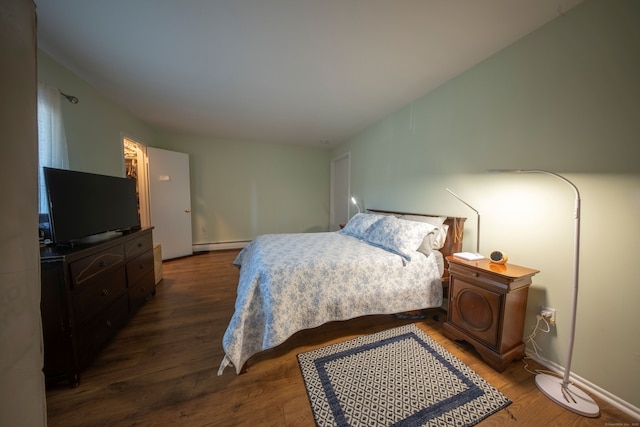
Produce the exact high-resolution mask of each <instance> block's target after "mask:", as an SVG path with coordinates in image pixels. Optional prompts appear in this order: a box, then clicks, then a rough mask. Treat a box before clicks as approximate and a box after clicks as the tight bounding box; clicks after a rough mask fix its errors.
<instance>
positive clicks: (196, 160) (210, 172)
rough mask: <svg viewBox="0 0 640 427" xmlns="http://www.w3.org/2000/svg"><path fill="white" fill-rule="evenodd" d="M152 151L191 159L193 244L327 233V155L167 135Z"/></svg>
mask: <svg viewBox="0 0 640 427" xmlns="http://www.w3.org/2000/svg"><path fill="white" fill-rule="evenodd" d="M153 145H155V146H158V147H161V148H165V149H168V150H174V151H181V152H185V153H189V155H190V156H189V158H190V169H191V170H190V172H191V205H192V209H193V215H192V223H193V234H194V243H195V244H207V243H226V242H236V241H247V240H251V239H253V238H254V237H256V236H257V235H259V234H268V233H299V232H313V231H327V230H328V229H329V171H330V163H329V158H330V157H329V156H330V152H329V151H328V150H326V149H321V148H309V147H298V146H290V145H275V144H260V143H249V142H239V141H226V140H216V139H213V138H208V137H203V136H197V135H188V134H181V133H169V132H164V133H162V134H159V135H158V136H157V138H156V140H155V141H154V144H153Z"/></svg>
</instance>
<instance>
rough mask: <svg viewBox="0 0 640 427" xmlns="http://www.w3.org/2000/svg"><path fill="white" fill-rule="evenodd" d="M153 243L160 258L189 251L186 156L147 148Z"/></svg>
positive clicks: (191, 249) (191, 242) (188, 199)
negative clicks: (160, 254)
mask: <svg viewBox="0 0 640 427" xmlns="http://www.w3.org/2000/svg"><path fill="white" fill-rule="evenodd" d="M147 157H148V159H149V176H148V178H149V202H150V206H151V225H152V226H153V227H154V228H153V243H156V244H157V243H159V244H160V245H161V246H162V259H163V260H165V259H171V258H178V257H181V256H187V255H191V254H193V239H192V234H191V233H192V231H191V186H190V182H189V155H188V154H185V153H178V152H175V151H169V150H162V149H160V148H153V147H147Z"/></svg>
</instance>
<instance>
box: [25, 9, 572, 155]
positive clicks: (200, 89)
mask: <svg viewBox="0 0 640 427" xmlns="http://www.w3.org/2000/svg"><path fill="white" fill-rule="evenodd" d="M581 1H582V0H183V1H177V0H133V1H132V0H36V4H37V14H38V43H39V47H40V48H41V49H42V50H43V51H45V52H46V53H48V54H49V55H50V56H52V57H53V58H55V59H56V60H57V61H59V62H60V63H62V64H63V65H65V66H66V67H67V68H69V69H70V70H71V71H73V72H74V73H75V74H77V75H78V76H80V77H82V78H83V79H84V80H86V81H87V82H88V83H89V84H91V85H92V86H93V87H95V88H96V89H97V90H98V91H100V92H101V93H103V94H104V95H105V96H107V97H108V98H110V99H112V100H113V101H115V102H116V103H118V104H120V105H122V106H124V107H125V108H126V109H128V110H130V111H131V112H132V113H133V114H135V115H136V116H138V117H140V118H141V119H143V120H146V121H148V122H150V123H152V124H154V125H157V126H161V127H163V128H166V129H175V130H180V131H188V132H195V133H201V134H205V135H211V136H214V137H218V138H227V139H233V140H245V141H257V142H272V143H288V144H308V145H319V144H320V143H321V142H322V141H326V142H328V144H329V145H335V144H337V143H340V142H342V141H344V140H346V139H348V138H349V137H351V136H353V135H354V134H357V133H358V132H360V131H362V130H363V129H364V128H366V127H367V126H369V125H371V124H372V123H374V122H375V121H377V120H379V119H381V118H382V117H385V116H386V115H388V114H389V113H391V112H393V111H395V110H397V109H398V108H400V107H402V106H404V105H407V104H409V103H410V102H411V101H413V100H414V99H416V98H418V97H420V96H421V95H423V94H425V93H427V92H428V91H430V90H432V89H434V88H435V87H437V86H439V85H441V84H442V83H444V82H446V81H447V80H449V79H451V78H452V77H454V76H456V75H458V74H460V73H461V72H463V71H465V70H466V69H468V68H470V67H472V66H473V65H475V64H477V63H479V62H480V61H482V60H484V59H485V58H487V57H489V56H491V55H492V54H494V53H495V52H497V51H499V50H501V49H503V48H504V47H506V46H508V45H510V44H512V43H513V42H515V41H516V40H518V39H519V38H521V37H523V36H524V35H526V34H528V33H530V32H532V31H533V30H535V29H537V28H539V27H540V26H542V25H544V24H545V23H547V22H549V21H550V20H552V19H553V18H555V17H557V16H558V15H559V14H561V13H564V12H566V11H567V10H568V9H570V8H572V7H574V6H575V5H576V4H578V3H580V2H581ZM61 89H63V90H64V89H65V88H61ZM81 106H82V99H80V104H79V105H78V108H81Z"/></svg>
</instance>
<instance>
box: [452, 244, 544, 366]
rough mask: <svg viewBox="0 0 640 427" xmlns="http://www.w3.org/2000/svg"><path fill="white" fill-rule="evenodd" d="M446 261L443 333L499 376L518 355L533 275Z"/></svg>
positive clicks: (510, 268) (510, 266) (487, 264)
mask: <svg viewBox="0 0 640 427" xmlns="http://www.w3.org/2000/svg"><path fill="white" fill-rule="evenodd" d="M447 261H448V262H449V273H450V283H449V311H448V313H447V321H446V322H445V323H444V325H443V333H444V335H445V336H446V337H448V338H450V339H457V340H464V341H467V342H468V343H469V344H471V345H473V347H474V348H475V349H476V350H477V351H478V353H480V355H481V356H482V358H483V359H484V360H485V361H486V362H487V364H489V365H490V366H491V367H493V368H494V369H495V370H497V371H499V372H502V371H504V370H505V369H506V367H507V365H508V364H509V363H510V362H511V361H513V360H514V359H520V358H522V357H523V356H524V347H525V345H524V342H523V341H522V335H523V332H524V318H525V313H526V310H527V297H528V294H529V285H531V278H532V277H533V276H534V275H535V274H536V273H538V270H533V269H531V268H527V267H520V266H517V265H514V264H504V265H499V264H493V263H491V262H490V261H489V260H488V259H483V260H479V261H465V260H463V259H459V258H455V257H453V256H449V257H447Z"/></svg>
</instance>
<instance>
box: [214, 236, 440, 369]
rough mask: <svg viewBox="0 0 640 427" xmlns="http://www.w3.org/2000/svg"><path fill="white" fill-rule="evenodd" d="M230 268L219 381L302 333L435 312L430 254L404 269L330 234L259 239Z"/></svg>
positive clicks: (436, 274)
mask: <svg viewBox="0 0 640 427" xmlns="http://www.w3.org/2000/svg"><path fill="white" fill-rule="evenodd" d="M234 264H235V265H237V266H239V267H240V280H239V283H238V295H237V299H236V304H235V313H234V314H233V317H232V318H231V321H230V323H229V326H228V327H227V330H226V332H225V334H224V338H223V340H222V344H223V347H224V351H225V354H226V356H225V358H224V360H223V362H222V364H221V366H220V370H219V371H218V374H221V373H222V371H223V370H224V368H225V367H226V366H227V365H228V364H229V363H231V364H233V366H234V367H235V369H236V373H238V374H239V373H240V371H241V369H242V367H243V366H244V364H245V362H246V361H247V360H248V359H249V357H251V356H252V355H254V354H256V353H258V352H260V351H263V350H266V349H269V348H273V347H275V346H277V345H279V344H281V343H283V342H284V341H285V340H286V339H287V338H289V337H290V336H292V335H293V334H294V333H296V332H297V331H300V330H303V329H308V328H314V327H316V326H320V325H322V324H324V323H327V322H330V321H335V320H346V319H352V318H355V317H358V316H364V315H370V314H393V313H400V312H404V311H411V310H419V309H422V308H429V307H438V306H440V305H441V304H442V284H441V281H440V271H439V269H438V265H437V262H436V258H435V255H434V254H431V255H429V256H428V257H427V256H425V255H423V254H422V253H419V252H416V255H415V256H412V259H411V261H410V262H407V261H405V260H403V258H402V257H400V256H399V255H396V254H393V253H391V252H388V251H386V250H384V249H381V248H378V247H375V246H372V245H370V244H368V243H365V242H363V241H361V240H359V239H357V238H355V237H351V236H348V235H344V234H340V233H337V232H327V233H300V234H270V235H262V236H259V237H257V238H256V239H255V240H253V241H252V242H251V243H249V244H248V245H247V246H246V247H245V248H244V249H243V250H242V251H241V252H240V253H239V254H238V256H237V258H236V259H235V261H234Z"/></svg>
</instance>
